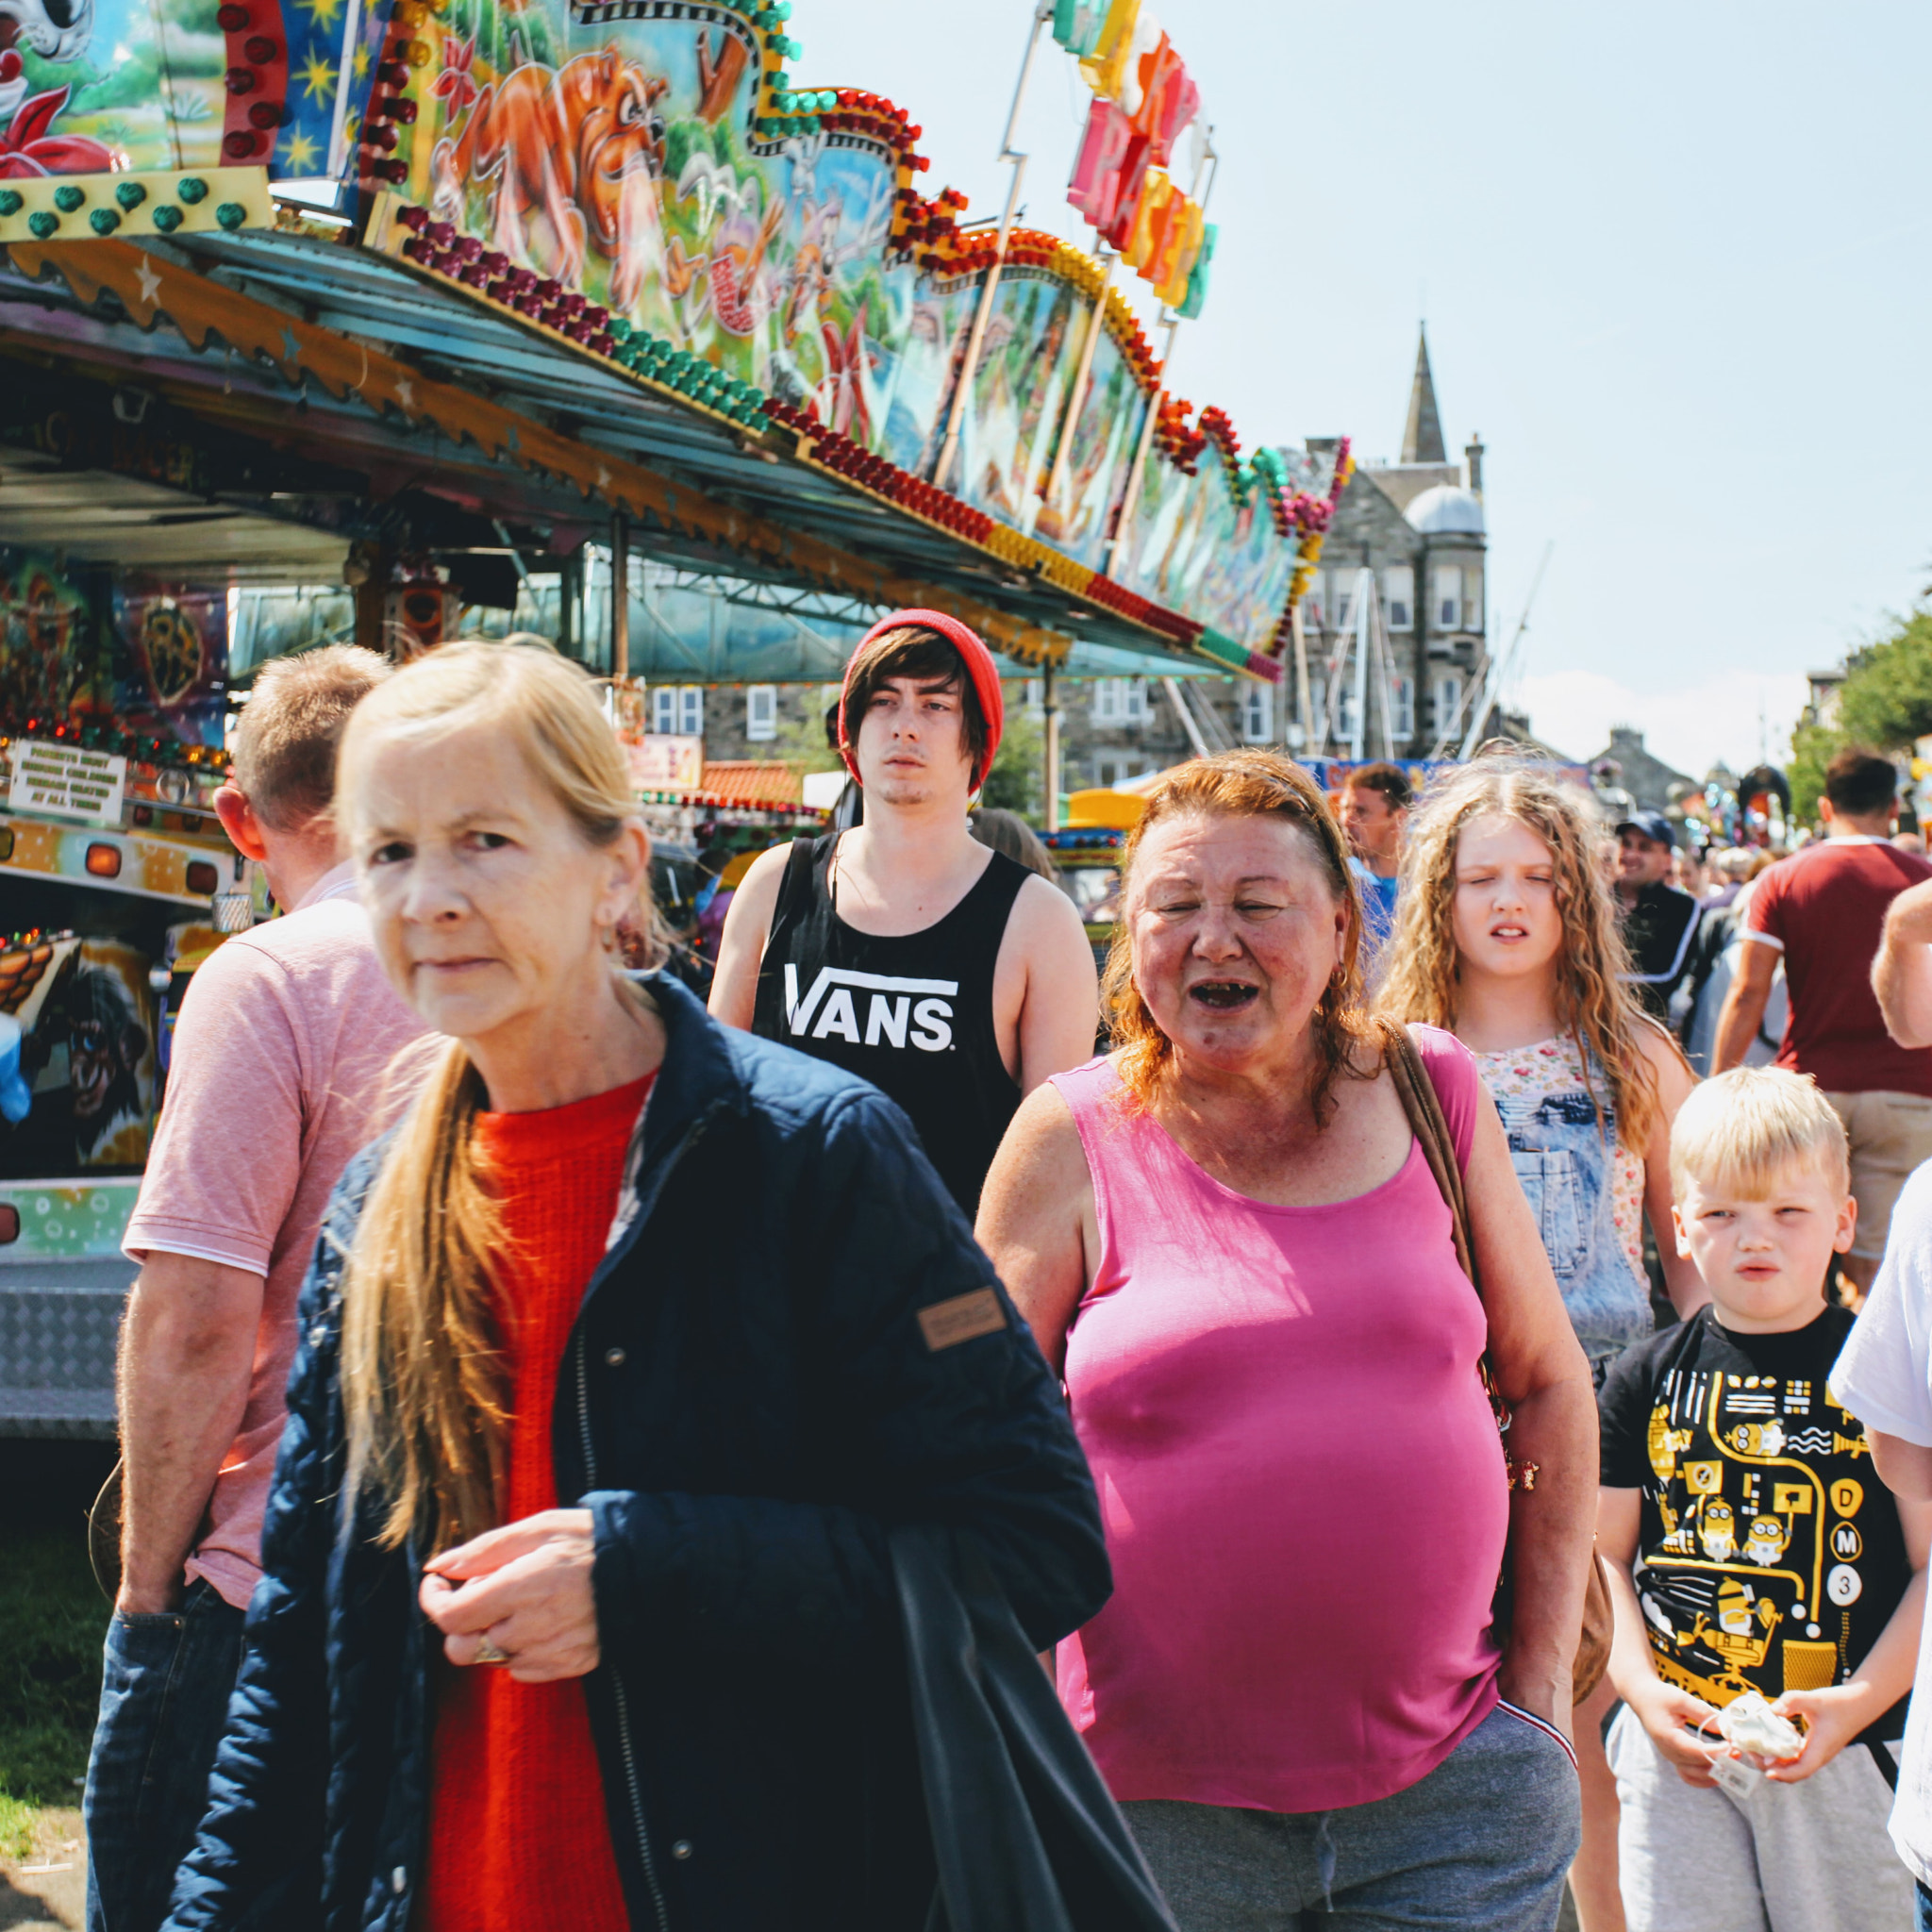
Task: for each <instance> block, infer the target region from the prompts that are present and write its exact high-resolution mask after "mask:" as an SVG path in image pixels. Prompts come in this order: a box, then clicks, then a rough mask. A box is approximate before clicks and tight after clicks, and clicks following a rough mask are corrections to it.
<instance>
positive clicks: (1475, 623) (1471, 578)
mask: <svg viewBox="0 0 1932 1932" xmlns="http://www.w3.org/2000/svg"><path fill="white" fill-rule="evenodd" d="M1462 626H1463V628H1464V629H1465V630H1480V629H1482V627H1483V567H1482V565H1481V564H1479V563H1472V564H1467V565H1465V566H1464V568H1463V572H1462Z"/></svg>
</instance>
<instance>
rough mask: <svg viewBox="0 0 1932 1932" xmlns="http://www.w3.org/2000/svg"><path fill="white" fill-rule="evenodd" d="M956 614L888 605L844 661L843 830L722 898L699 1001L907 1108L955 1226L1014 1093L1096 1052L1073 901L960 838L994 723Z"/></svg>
mask: <svg viewBox="0 0 1932 1932" xmlns="http://www.w3.org/2000/svg"><path fill="white" fill-rule="evenodd" d="M1004 715H1005V712H1004V707H1003V704H1002V701H1001V697H1000V680H999V672H998V669H997V667H996V666H995V665H994V663H993V661H992V656H991V653H990V652H989V651H988V650H987V648H986V646H985V644H983V643H982V642H981V641H980V640H979V639H978V638H977V637H976V636H975V635H974V632H973V631H971V630H970V629H968V627H967V626H966V625H963V624H961V623H959V622H958V619H957V618H952V617H947V616H945V615H944V614H943V613H941V612H940V611H937V610H899V611H895V612H893V614H892V615H891V617H888V618H886V619H885V620H884V621H883V622H882V623H880V624H877V625H874V626H873V628H872V629H871V630H870V631H868V632H867V633H866V635H865V636H864V637H863V638H862V639H860V641H859V643H858V649H857V650H856V651H855V652H854V653H853V654H852V661H851V662H850V663H849V664H848V665H847V666H846V667H845V683H844V690H843V694H842V696H841V700H840V705H839V749H840V752H841V755H842V757H843V758H844V759H845V763H846V766H847V768H848V769H849V770H850V772H851V773H852V775H853V776H854V777H855V778H856V779H857V780H858V783H859V785H860V786H861V787H862V788H863V790H864V793H865V820H864V823H863V824H859V825H857V826H855V827H854V828H853V829H852V830H851V831H849V832H843V833H831V834H828V835H827V836H825V837H824V838H822V839H816V840H811V839H800V840H798V841H795V842H794V843H793V844H792V845H791V847H790V848H789V849H788V848H784V847H780V848H779V849H777V850H775V851H772V852H767V853H766V854H765V855H764V856H763V857H762V858H759V859H758V862H757V863H756V864H755V865H754V866H753V867H752V869H751V871H750V872H749V873H747V874H746V875H745V879H744V883H743V884H742V885H741V886H740V887H739V889H738V895H737V897H736V898H734V899H733V900H732V902H731V910H730V913H729V914H728V916H727V917H726V919H725V922H724V941H723V943H722V944H721V946H720V948H719V954H718V974H717V977H716V979H715V980H714V981H713V983H712V989H711V1011H712V1013H713V1014H714V1015H716V1017H717V1018H719V1019H720V1020H723V1021H724V1022H725V1024H728V1025H732V1026H741V1027H745V1028H747V1029H748V1030H749V1031H751V1032H753V1033H757V1034H759V1035H761V1036H762V1037H763V1038H765V1039H768V1040H778V1041H784V1042H785V1043H786V1044H788V1045H791V1046H795V1047H798V1048H799V1049H801V1050H802V1051H803V1052H805V1053H808V1054H812V1055H814V1056H815V1057H817V1058H820V1059H827V1060H831V1061H833V1062H835V1063H836V1064H837V1065H839V1066H841V1067H844V1068H846V1069H847V1070H848V1071H850V1072H852V1073H855V1074H860V1075H862V1076H863V1077H864V1078H865V1079H868V1080H870V1081H871V1082H872V1083H873V1084H874V1086H875V1087H878V1088H880V1089H881V1090H883V1091H884V1092H886V1093H887V1094H888V1095H889V1096H890V1097H891V1098H892V1099H893V1100H896V1101H897V1102H898V1103H899V1105H900V1106H901V1107H902V1108H905V1109H906V1111H907V1113H908V1114H909V1115H910V1116H911V1119H912V1124H913V1125H914V1126H915V1127H917V1128H918V1130H919V1136H920V1140H921V1141H922V1142H923V1143H924V1148H925V1152H926V1154H927V1156H928V1158H930V1159H931V1161H932V1164H933V1166H934V1167H935V1168H937V1169H938V1170H939V1174H940V1177H941V1179H942V1180H943V1181H944V1182H945V1184H946V1186H947V1187H948V1188H949V1189H950V1190H951V1191H952V1194H953V1198H954V1199H955V1200H956V1201H958V1204H959V1207H960V1209H961V1210H962V1211H963V1212H964V1213H965V1215H966V1216H967V1218H968V1219H969V1220H970V1219H971V1218H972V1217H973V1214H974V1210H975V1208H977V1207H978V1204H979V1190H980V1184H981V1183H982V1182H983V1181H984V1179H985V1178H986V1171H987V1168H988V1167H989V1166H990V1165H991V1161H992V1157H993V1150H994V1149H995V1148H997V1147H998V1145H999V1143H1000V1136H1001V1135H1002V1134H1004V1133H1005V1132H1006V1128H1007V1123H1008V1121H1009V1120H1010V1119H1011V1118H1012V1115H1013V1109H1014V1108H1016V1107H1018V1106H1019V1104H1020V1101H1021V1099H1022V1098H1023V1096H1024V1095H1025V1094H1027V1093H1029V1092H1031V1091H1032V1090H1033V1089H1034V1088H1035V1087H1037V1086H1039V1085H1040V1083H1041V1081H1042V1080H1044V1079H1046V1078H1047V1077H1048V1076H1049V1075H1050V1074H1060V1073H1064V1072H1066V1070H1067V1069H1068V1068H1069V1067H1076V1066H1079V1065H1080V1064H1081V1063H1082V1062H1083V1061H1085V1060H1087V1059H1089V1058H1091V1056H1092V1053H1093V1036H1094V1027H1095V1024H1096V1021H1097V1017H1098V1010H1099V1000H1098V987H1097V984H1096V979H1095V974H1094V970H1093V955H1092V952H1091V948H1090V947H1089V945H1088V943H1087V935H1086V932H1085V930H1084V928H1083V927H1082V926H1081V924H1080V918H1079V914H1078V913H1077V912H1076V911H1075V910H1074V905H1073V902H1072V900H1070V899H1068V898H1067V897H1066V895H1065V894H1064V893H1062V892H1061V891H1058V889H1057V888H1056V887H1054V886H1052V885H1050V884H1049V883H1048V882H1047V881H1046V880H1045V879H1043V878H1040V877H1038V876H1036V875H1035V874H1031V873H1029V872H1027V871H1026V870H1025V868H1024V866H1021V865H1019V864H1016V863H1015V862H1014V861H1013V860H1012V859H1010V858H1007V857H1006V856H1005V854H1004V853H999V852H995V851H993V850H992V849H991V847H990V846H987V845H982V844H980V843H979V842H978V841H977V840H975V839H974V837H973V834H972V829H971V827H970V825H969V824H968V822H967V817H966V806H967V800H968V799H969V798H970V797H971V795H972V794H973V793H974V792H975V791H978V790H979V788H980V787H981V785H983V784H984V783H985V781H986V774H987V771H988V769H989V768H990V767H991V764H992V758H993V753H994V752H995V751H996V750H997V749H998V747H999V741H1000V727H1001V724H1002V722H1003V719H1004Z"/></svg>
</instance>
